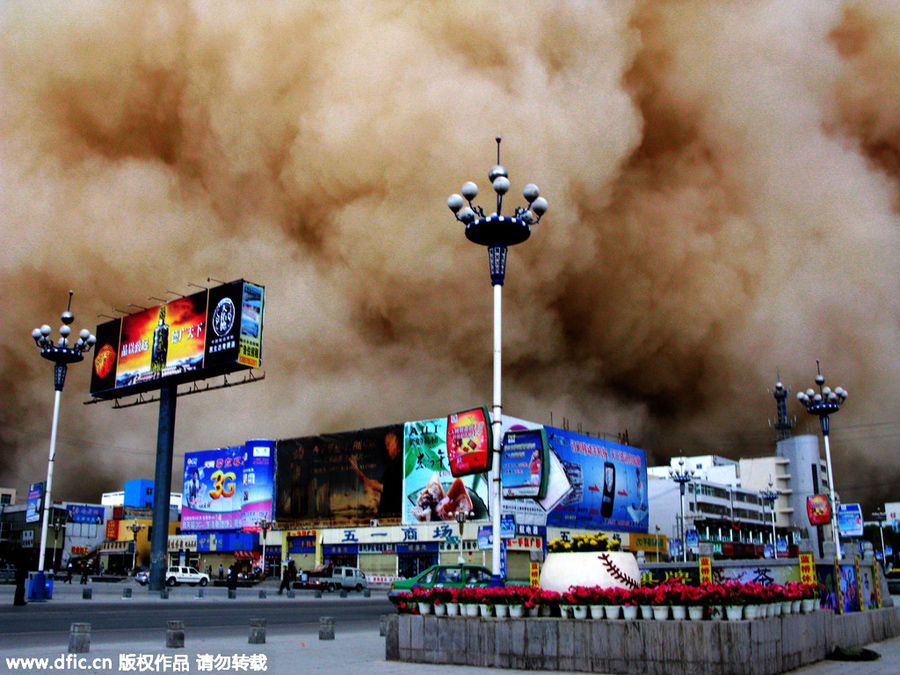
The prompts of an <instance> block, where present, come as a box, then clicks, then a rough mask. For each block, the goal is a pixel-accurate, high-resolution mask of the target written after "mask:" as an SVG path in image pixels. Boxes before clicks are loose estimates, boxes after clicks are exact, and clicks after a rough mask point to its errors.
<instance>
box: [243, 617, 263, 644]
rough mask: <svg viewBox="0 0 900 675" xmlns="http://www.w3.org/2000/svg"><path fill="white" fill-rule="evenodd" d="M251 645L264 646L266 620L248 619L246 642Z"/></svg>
mask: <svg viewBox="0 0 900 675" xmlns="http://www.w3.org/2000/svg"><path fill="white" fill-rule="evenodd" d="M247 643H248V644H251V645H264V644H266V620H265V619H250V637H249V639H248V640H247Z"/></svg>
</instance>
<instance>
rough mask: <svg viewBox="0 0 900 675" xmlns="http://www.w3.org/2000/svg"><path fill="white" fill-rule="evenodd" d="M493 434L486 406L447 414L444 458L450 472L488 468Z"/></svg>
mask: <svg viewBox="0 0 900 675" xmlns="http://www.w3.org/2000/svg"><path fill="white" fill-rule="evenodd" d="M493 456H494V452H493V434H492V433H491V419H490V416H489V415H488V411H487V408H474V409H473V410H464V411H462V412H458V413H453V414H452V415H449V416H448V417H447V459H448V461H449V463H450V475H452V476H453V477H455V478H456V477H460V476H468V475H471V474H473V473H484V472H485V471H490V470H491V465H492V463H493Z"/></svg>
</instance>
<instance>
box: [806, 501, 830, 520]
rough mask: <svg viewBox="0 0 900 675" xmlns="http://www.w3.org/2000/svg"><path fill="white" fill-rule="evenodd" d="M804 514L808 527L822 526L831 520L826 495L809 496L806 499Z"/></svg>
mask: <svg viewBox="0 0 900 675" xmlns="http://www.w3.org/2000/svg"><path fill="white" fill-rule="evenodd" d="M806 514H807V515H808V516H809V524H810V525H824V524H825V523H827V522H829V521H830V520H831V508H830V507H829V505H828V497H827V496H826V495H811V496H809V497H807V498H806Z"/></svg>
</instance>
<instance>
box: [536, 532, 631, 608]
mask: <svg viewBox="0 0 900 675" xmlns="http://www.w3.org/2000/svg"><path fill="white" fill-rule="evenodd" d="M547 550H548V554H547V559H546V561H545V562H544V565H543V568H542V569H541V580H540V587H541V588H542V589H545V590H552V591H556V592H558V593H566V592H568V591H569V589H570V588H571V587H572V586H585V587H591V586H600V587H602V588H611V587H616V586H618V587H621V588H637V587H638V586H640V585H641V573H640V570H639V569H638V564H637V559H636V558H635V557H634V555H633V554H631V553H629V552H626V551H622V550H621V542H620V541H619V540H618V539H615V538H613V537H610V536H609V535H606V534H601V533H599V532H598V533H595V534H589V535H587V534H586V535H575V536H574V537H572V538H571V539H570V540H568V541H562V540H560V539H553V540H551V541H550V542H549V544H548V545H547Z"/></svg>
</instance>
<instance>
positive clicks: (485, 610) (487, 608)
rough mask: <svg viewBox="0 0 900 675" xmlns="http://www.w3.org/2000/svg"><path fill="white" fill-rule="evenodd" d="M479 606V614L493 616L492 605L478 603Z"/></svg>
mask: <svg viewBox="0 0 900 675" xmlns="http://www.w3.org/2000/svg"><path fill="white" fill-rule="evenodd" d="M478 606H479V607H480V608H481V616H493V615H494V606H493V605H487V604H484V603H482V604H480V605H478Z"/></svg>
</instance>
